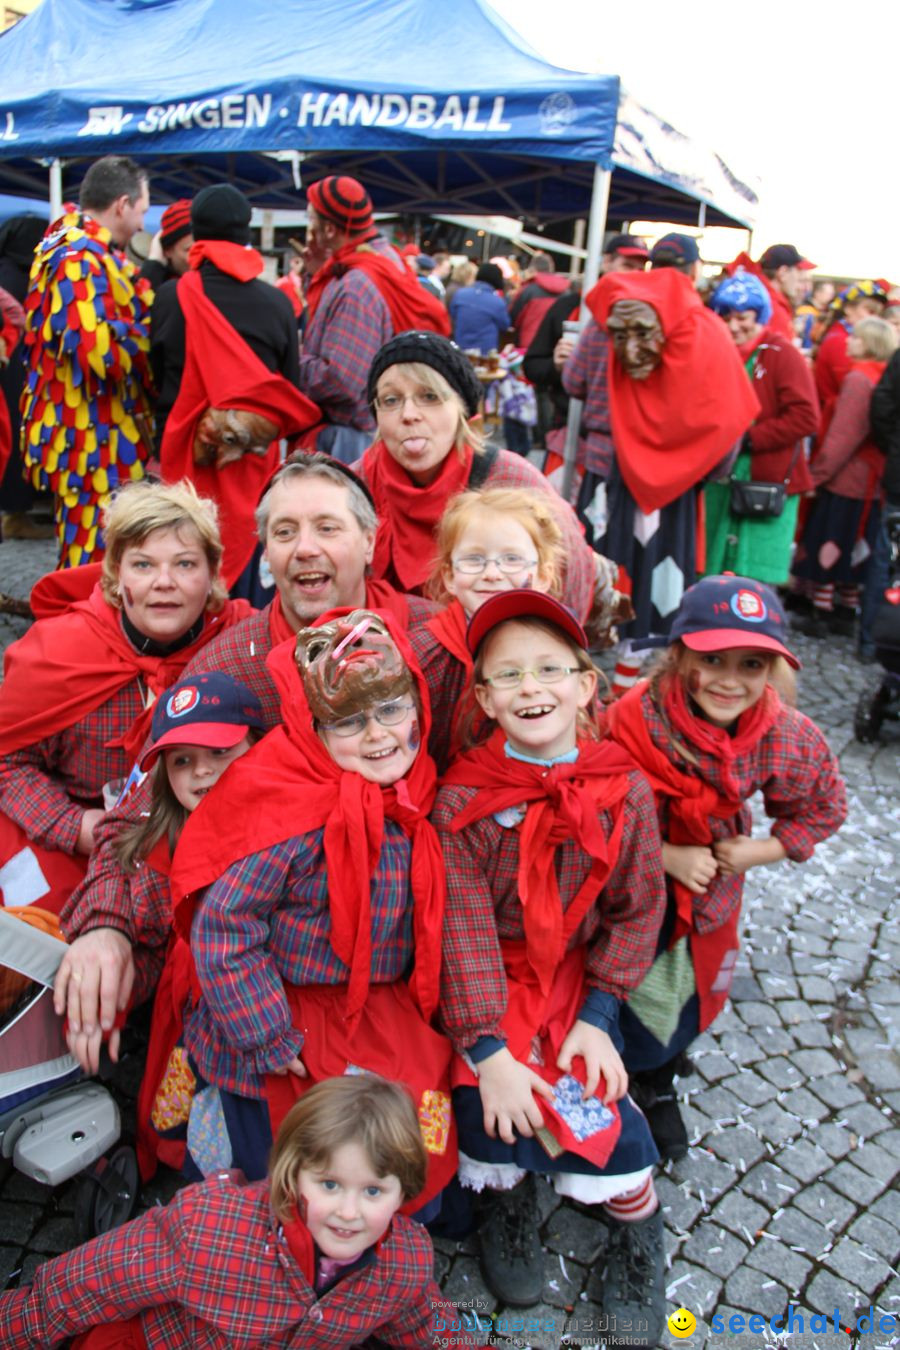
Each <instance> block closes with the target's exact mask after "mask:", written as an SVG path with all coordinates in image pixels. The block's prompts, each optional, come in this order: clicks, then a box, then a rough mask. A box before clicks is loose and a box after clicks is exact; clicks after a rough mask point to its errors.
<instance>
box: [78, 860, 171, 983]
mask: <svg viewBox="0 0 900 1350" xmlns="http://www.w3.org/2000/svg"><path fill="white" fill-rule="evenodd" d="M105 863H106V864H108V865H107V866H104V868H103V871H102V872H101V873H100V879H99V883H98V882H97V880H96V877H95V881H94V884H93V885H89V884H88V881H87V879H86V880H85V881H84V882H82V884H81V885H80V886H79V887H78V888H77V889H76V890H74V891H73V892H72V894H71V896H70V897H69V900H68V902H67V903H66V906H65V909H64V911H63V918H62V919H61V922H62V928H63V932H64V933H65V934H66V936H67V937H68V938H69V940H70V941H71V939H72V938H74V937H79V936H80V935H81V934H82V933H88V932H90V931H91V929H92V928H116V929H118V930H119V932H121V933H124V934H125V936H126V937H127V938H128V940H129V941H130V943H131V945H132V947H133V948H134V965H135V980H134V989H133V991H132V1002H133V1003H134V1004H139V1003H143V1002H144V1001H145V1000H146V999H148V998H150V996H151V994H152V993H153V991H154V990H155V988H156V986H157V984H158V983H159V977H160V975H161V974H162V969H163V965H164V964H165V959H166V948H167V946H168V942H169V935H170V933H171V931H172V892H171V889H170V887H169V878H168V877H165V876H163V875H162V874H161V873H160V872H157V871H155V870H154V869H153V868H152V867H146V866H144V865H140V866H139V867H138V868H137V870H136V871H134V872H131V873H127V874H126V873H125V872H123V871H122V870H121V868H120V867H119V865H118V862H117V861H116V859H115V855H114V854H112V853H111V852H107V856H106V859H105ZM88 875H89V876H90V875H91V874H90V873H89V874H88ZM104 906H105V908H104Z"/></svg>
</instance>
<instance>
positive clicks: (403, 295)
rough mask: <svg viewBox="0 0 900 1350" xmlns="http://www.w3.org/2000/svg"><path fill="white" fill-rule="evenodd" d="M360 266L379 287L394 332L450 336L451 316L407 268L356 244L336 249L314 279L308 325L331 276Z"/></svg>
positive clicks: (310, 287)
mask: <svg viewBox="0 0 900 1350" xmlns="http://www.w3.org/2000/svg"><path fill="white" fill-rule="evenodd" d="M353 267H359V268H361V270H362V271H363V272H365V274H366V276H367V277H368V278H369V280H370V281H371V282H372V283H373V285H375V286H377V287H378V291H379V293H380V295H381V298H382V300H383V301H384V303H385V304H386V305H387V307H388V312H389V313H390V316H391V325H392V326H393V329H394V332H395V333H405V332H407V331H408V330H409V329H411V328H416V329H423V328H424V329H427V330H428V331H429V332H431V333H440V334H442V336H443V337H450V335H451V332H452V328H451V324H450V315H449V314H448V313H447V310H446V309H445V307H444V306H443V305H442V304H441V302H440V300H438V298H437V296H435V295H432V294H431V292H430V291H427V290H426V289H425V287H424V286H420V285H419V283H418V281H417V280H416V278H415V277H414V276H413V275H412V273H411V272H410V270H409V268H408V267H402V268H401V267H397V265H396V264H395V263H393V262H391V260H390V258H386V257H385V256H384V255H383V254H381V253H375V252H374V251H373V250H372V249H368V248H366V247H365V245H361V244H359V243H350V244H345V245H344V247H343V248H339V249H338V250H337V251H336V252H335V253H334V254H333V255H332V256H331V257H330V258H329V259H328V261H327V262H326V263H323V264H322V266H321V267H320V268H319V269H318V271H317V272H316V273H315V275H314V276H313V278H312V280H311V281H310V283H309V288H308V289H307V292H306V307H307V314H308V315H309V319H308V322H309V323H312V321H313V319H314V318H315V313H316V310H317V309H318V307H319V302H320V301H321V299H322V294H323V292H324V290H325V287H326V286H327V285H328V283H329V281H331V279H332V278H333V277H342V276H343V275H344V273H345V272H349V271H350V269H351V268H353Z"/></svg>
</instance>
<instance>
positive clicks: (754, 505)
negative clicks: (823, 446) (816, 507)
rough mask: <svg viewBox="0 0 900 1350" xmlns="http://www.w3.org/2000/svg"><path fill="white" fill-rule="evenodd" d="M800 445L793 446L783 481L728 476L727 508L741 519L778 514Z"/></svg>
mask: <svg viewBox="0 0 900 1350" xmlns="http://www.w3.org/2000/svg"><path fill="white" fill-rule="evenodd" d="M799 448H800V445H799V442H798V444H797V445H796V446H795V447H794V453H793V454H792V455H791V462H790V464H789V465H788V471H787V474H786V476H785V479H784V482H783V483H753V482H748V481H747V480H745V479H743V478H735V477H734V475H733V474H732V476H731V477H730V478H729V480H728V485H729V487H730V489H731V493H730V499H729V503H728V505H729V509H730V511H731V514H732V515H733V516H737V517H738V518H739V519H741V520H773V519H774V518H775V517H776V516H780V515H781V513H782V511H783V510H784V504H785V502H786V501H787V485H788V483H789V482H790V481H791V474H792V473H793V472H794V460H795V459H796V458H797V451H798V450H799Z"/></svg>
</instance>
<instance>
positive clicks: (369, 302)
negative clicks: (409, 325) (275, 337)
mask: <svg viewBox="0 0 900 1350" xmlns="http://www.w3.org/2000/svg"><path fill="white" fill-rule="evenodd" d="M372 247H373V248H375V249H376V250H377V251H378V252H379V253H381V252H385V253H390V255H392V256H394V257H396V254H395V252H394V250H393V249H392V248H390V246H389V245H386V244H385V245H382V246H381V247H379V241H378V240H373V241H372ZM393 336H394V325H393V324H392V322H391V314H390V310H389V309H388V307H387V305H386V304H385V302H384V300H383V298H382V295H381V292H380V291H379V289H378V287H377V286H376V285H375V282H374V281H372V280H371V279H370V278H369V277H368V276H366V274H365V272H364V271H363V270H362V268H360V267H353V268H351V269H350V271H349V272H345V273H344V275H343V276H342V277H334V278H332V280H331V281H329V282H328V284H327V286H326V287H325V289H324V291H323V292H322V298H321V300H320V301H319V306H318V308H317V310H316V315H315V318H314V319H313V321H312V323H311V324H310V325H309V329H308V331H307V333H306V336H305V338H304V340H303V350H302V352H301V353H300V388H301V389H302V391H303V393H304V394H306V395H307V397H308V398H311V399H312V400H313V402H315V403H318V405H319V407H320V408H321V409H322V412H323V414H324V415H325V417H326V419H327V420H328V421H329V422H338V423H340V424H341V425H342V426H350V427H355V428H356V429H357V430H358V431H373V430H374V428H375V419H374V418H373V416H372V409H371V408H370V407H369V402H368V397H367V394H366V382H367V380H368V378H369V370H370V368H371V365H372V362H373V361H374V360H375V357H376V355H377V353H378V352H379V351H380V350H381V348H382V347H383V346H384V344H385V343H386V342H389V341H390V339H391V338H392V337H393Z"/></svg>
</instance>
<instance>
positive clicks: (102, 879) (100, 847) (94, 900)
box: [60, 778, 151, 944]
mask: <svg viewBox="0 0 900 1350" xmlns="http://www.w3.org/2000/svg"><path fill="white" fill-rule="evenodd" d="M150 800H151V797H150V780H149V779H147V778H145V779H144V781H143V782H142V783H140V784H139V785H138V787H137V788H135V790H134V792H132V793H131V794H130V795H129V797H128V800H127V801H125V802H123V803H122V804H121V806H116V807H114V808H113V809H112V811H107V813H106V815H105V816H104V817H103V819H102V820H101V822H100V824H99V825H98V827H97V829H96V831H95V834H94V850H93V852H92V853H91V856H90V861H89V862H88V870H87V873H86V874H85V878H84V881H82V883H81V885H80V886H77V887H76V889H75V890H74V891H73V892H72V894H71V895H70V896H69V899H68V900H67V901H66V903H65V905H64V907H63V911H62V914H61V915H60V921H61V923H62V927H63V932H64V933H65V935H66V937H67V938H70V939H71V938H75V937H80V936H81V934H82V933H87V932H90V930H91V929H92V928H118V930H119V932H120V933H124V934H125V936H126V937H127V938H128V940H129V941H130V942H131V943H132V944H135V943H136V942H137V941H138V924H137V922H136V916H135V914H134V913H133V910H132V896H131V891H130V888H129V885H128V878H127V877H126V876H125V875H124V873H123V872H122V868H121V867H120V865H119V860H118V858H117V856H116V852H115V841H116V839H117V838H118V836H119V834H120V833H121V832H122V830H123V829H124V828H125V827H126V826H128V825H132V824H134V823H135V822H136V821H137V820H139V819H140V817H141V815H142V814H146V813H147V811H149V809H150Z"/></svg>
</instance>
